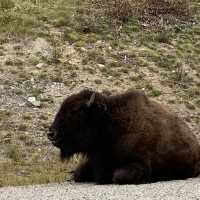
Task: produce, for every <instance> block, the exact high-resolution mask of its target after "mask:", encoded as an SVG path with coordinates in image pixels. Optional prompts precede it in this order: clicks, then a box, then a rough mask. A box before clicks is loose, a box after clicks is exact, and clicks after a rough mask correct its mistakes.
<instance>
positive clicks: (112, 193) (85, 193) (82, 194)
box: [0, 178, 200, 200]
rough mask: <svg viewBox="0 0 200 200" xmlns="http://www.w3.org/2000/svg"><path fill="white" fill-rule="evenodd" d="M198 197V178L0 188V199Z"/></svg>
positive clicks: (90, 199) (199, 197) (132, 199)
mask: <svg viewBox="0 0 200 200" xmlns="http://www.w3.org/2000/svg"><path fill="white" fill-rule="evenodd" d="M15 199H16V200H40V199H41V200H61V199H66V200H79V199H85V200H104V199H106V200H107V199H108V200H125V199H127V200H135V199H137V200H140V199H143V200H146V199H147V200H149V199H155V200H157V199H158V200H164V199H167V200H172V199H181V200H184V199H185V200H190V199H200V178H196V179H188V180H185V181H170V182H160V183H154V184H145V185H124V186H119V185H104V186H102V185H93V184H74V183H63V184H49V185H36V186H27V187H5V188H0V200H15Z"/></svg>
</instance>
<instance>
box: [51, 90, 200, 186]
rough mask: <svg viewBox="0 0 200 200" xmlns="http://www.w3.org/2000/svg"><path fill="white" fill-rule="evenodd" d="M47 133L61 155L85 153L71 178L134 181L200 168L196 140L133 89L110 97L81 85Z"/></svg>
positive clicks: (190, 173) (159, 178)
mask: <svg viewBox="0 0 200 200" xmlns="http://www.w3.org/2000/svg"><path fill="white" fill-rule="evenodd" d="M48 137H49V139H50V140H51V141H52V143H53V144H54V145H55V146H57V147H58V148H60V150H61V158H62V159H68V158H69V157H71V156H72V155H73V154H75V153H82V154H84V155H86V157H87V161H86V162H84V163H82V164H81V165H80V166H79V167H78V168H77V169H76V171H75V172H74V180H75V181H76V182H96V183H98V184H107V183H116V184H140V183H147V182H155V181H162V180H172V179H185V178H188V177H195V176H197V175H198V174H199V172H200V145H199V144H198V142H197V139H196V137H195V136H194V135H193V133H192V132H191V131H190V129H189V128H188V126H187V125H186V124H185V123H184V122H183V121H182V120H181V119H179V118H178V117H177V116H176V115H175V114H173V113H171V112H169V111H168V110H167V109H166V108H165V107H164V106H163V105H160V104H158V103H156V102H154V101H152V100H151V99H149V98H147V97H146V96H145V94H144V93H143V92H141V91H137V90H131V91H127V92H126V93H124V94H121V95H116V96H105V95H103V94H101V93H98V92H94V91H91V90H83V91H81V92H80V93H78V94H74V95H72V96H70V97H68V98H67V99H66V100H65V101H64V102H63V104H62V106H61V108H60V110H59V111H58V113H57V115H56V117H55V120H54V122H53V124H52V126H51V128H50V132H49V134H48Z"/></svg>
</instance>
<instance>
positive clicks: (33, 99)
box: [28, 97, 41, 107]
mask: <svg viewBox="0 0 200 200" xmlns="http://www.w3.org/2000/svg"><path fill="white" fill-rule="evenodd" d="M28 102H30V103H31V104H32V105H33V106H35V107H40V105H41V103H40V101H38V100H36V98H35V97H29V98H28Z"/></svg>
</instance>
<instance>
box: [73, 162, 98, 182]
mask: <svg viewBox="0 0 200 200" xmlns="http://www.w3.org/2000/svg"><path fill="white" fill-rule="evenodd" d="M73 178H74V181H75V182H92V181H94V178H93V169H92V164H91V162H90V161H89V160H88V161H86V162H84V163H82V164H80V166H78V168H77V169H76V170H75V172H74V177H73Z"/></svg>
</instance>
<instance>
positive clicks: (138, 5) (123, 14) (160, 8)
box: [89, 0, 190, 21]
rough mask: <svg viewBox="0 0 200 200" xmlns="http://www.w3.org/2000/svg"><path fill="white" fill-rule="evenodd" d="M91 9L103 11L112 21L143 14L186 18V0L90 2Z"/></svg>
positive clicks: (188, 7)
mask: <svg viewBox="0 0 200 200" xmlns="http://www.w3.org/2000/svg"><path fill="white" fill-rule="evenodd" d="M89 2H90V3H91V4H92V6H93V7H95V8H99V9H101V10H104V12H105V14H106V15H108V16H111V17H112V18H114V19H119V20H122V21H126V20H127V19H128V18H129V17H131V16H135V15H138V14H140V15H144V14H153V15H160V14H170V15H175V16H176V17H183V16H188V15H189V13H190V5H189V1H188V0H123V1H121V0H109V1H108V0H92V1H89Z"/></svg>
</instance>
